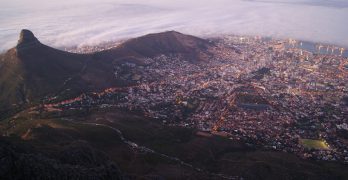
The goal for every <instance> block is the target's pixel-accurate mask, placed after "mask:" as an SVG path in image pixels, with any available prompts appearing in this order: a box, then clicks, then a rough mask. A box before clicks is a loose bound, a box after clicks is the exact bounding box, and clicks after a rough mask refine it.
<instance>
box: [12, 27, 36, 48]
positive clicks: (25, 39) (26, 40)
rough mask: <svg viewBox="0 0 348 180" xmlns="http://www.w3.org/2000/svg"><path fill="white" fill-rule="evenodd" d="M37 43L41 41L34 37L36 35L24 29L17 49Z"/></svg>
mask: <svg viewBox="0 0 348 180" xmlns="http://www.w3.org/2000/svg"><path fill="white" fill-rule="evenodd" d="M36 43H39V40H38V39H37V38H36V37H35V36H34V34H33V33H32V32H31V31H30V30H27V29H23V30H22V31H21V33H20V35H19V40H18V43H17V48H21V47H26V46H30V45H34V44H36Z"/></svg>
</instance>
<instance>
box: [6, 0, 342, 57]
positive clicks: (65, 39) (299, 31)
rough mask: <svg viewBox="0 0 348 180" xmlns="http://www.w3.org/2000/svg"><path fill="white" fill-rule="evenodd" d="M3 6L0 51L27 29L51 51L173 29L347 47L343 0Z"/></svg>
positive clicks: (87, 0)
mask: <svg viewBox="0 0 348 180" xmlns="http://www.w3.org/2000/svg"><path fill="white" fill-rule="evenodd" d="M0 1H2V3H1V4H2V7H1V9H2V11H0V16H1V19H0V25H1V27H0V42H1V46H0V51H2V50H6V49H8V48H11V47H13V46H15V44H16V41H17V40H18V34H19V32H20V30H21V29H30V30H32V31H33V32H34V33H35V34H36V36H38V38H39V39H40V41H42V42H43V43H45V44H48V45H51V46H54V47H58V48H61V47H68V46H81V45H93V44H98V43H102V42H105V41H115V40H121V39H126V38H131V37H136V36H140V35H144V34H148V33H154V32H161V31H166V30H176V31H180V32H183V33H188V34H192V35H197V36H212V35H219V34H238V35H261V36H272V37H276V38H295V39H301V40H307V41H314V42H323V43H331V44H337V45H341V46H345V47H348V33H347V32H348V25H347V24H346V23H345V21H346V19H348V2H347V1H345V0H216V1H214V2H211V1H208V0H201V1H193V0H191V1H183V0H179V1H175V2H172V1H168V0H149V1H141V0H131V1H126V0H117V1H112V0H100V1H92V0H70V1H69V2H62V1H57V0H46V1H43V0H31V1H29V0H12V1H4V0H0Z"/></svg>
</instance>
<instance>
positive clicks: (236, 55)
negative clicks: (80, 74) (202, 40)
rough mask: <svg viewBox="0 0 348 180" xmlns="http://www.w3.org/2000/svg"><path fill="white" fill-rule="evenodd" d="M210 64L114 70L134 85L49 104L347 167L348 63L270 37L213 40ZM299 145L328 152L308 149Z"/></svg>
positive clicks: (161, 63)
mask: <svg viewBox="0 0 348 180" xmlns="http://www.w3.org/2000/svg"><path fill="white" fill-rule="evenodd" d="M212 41H214V42H215V44H216V46H215V47H213V48H211V49H209V50H208V51H210V53H211V54H213V56H212V57H211V59H210V60H209V62H201V63H192V60H191V61H190V60H188V59H186V58H185V57H184V56H181V55H178V54H172V55H160V56H157V57H156V58H146V59H143V60H144V62H145V63H142V64H141V65H138V64H134V63H124V64H120V65H117V66H118V67H115V69H116V71H117V72H115V76H116V78H119V79H122V80H124V81H130V82H132V83H131V84H133V85H131V86H126V87H122V88H110V89H106V90H105V91H103V92H96V93H87V94H83V95H81V96H80V97H77V98H75V99H73V100H67V101H64V102H59V103H54V104H45V108H46V109H53V110H57V109H59V110H60V111H65V110H71V109H74V110H76V109H79V110H83V109H89V108H110V107H112V108H122V109H127V110H130V111H137V112H140V113H143V114H144V115H146V116H149V117H152V118H158V119H161V120H162V121H163V123H165V124H167V125H175V126H184V127H194V128H198V129H200V130H201V131H205V132H207V133H212V134H215V135H216V134H217V135H222V136H225V137H226V138H230V139H235V140H241V141H245V142H247V143H248V144H251V145H252V146H259V147H264V148H269V149H274V150H279V151H284V152H292V153H295V154H298V155H299V156H301V157H304V158H311V159H317V160H331V161H341V162H348V138H347V136H348V135H347V134H348V127H347V123H348V102H347V100H346V99H347V92H348V70H347V69H346V68H345V67H346V66H347V63H348V59H347V58H346V57H342V56H339V55H325V54H315V53H312V52H308V51H305V50H303V49H299V48H297V47H294V46H291V44H290V45H289V44H287V43H289V42H286V41H280V40H272V39H266V38H259V37H256V38H247V40H246V38H242V37H238V36H226V37H222V38H216V39H212ZM301 139H313V140H322V141H324V142H325V143H327V144H328V146H329V148H325V149H324V148H323V149H321V148H317V147H313V148H308V146H304V145H303V144H301V141H300V140H301Z"/></svg>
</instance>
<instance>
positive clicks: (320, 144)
mask: <svg viewBox="0 0 348 180" xmlns="http://www.w3.org/2000/svg"><path fill="white" fill-rule="evenodd" d="M300 144H302V145H303V146H304V147H306V148H309V149H320V150H329V149H330V147H329V145H328V144H327V143H326V141H325V140H315V139H300Z"/></svg>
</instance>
